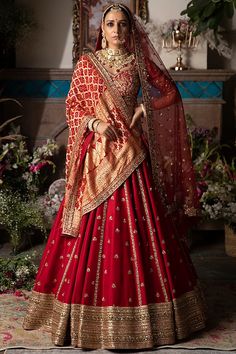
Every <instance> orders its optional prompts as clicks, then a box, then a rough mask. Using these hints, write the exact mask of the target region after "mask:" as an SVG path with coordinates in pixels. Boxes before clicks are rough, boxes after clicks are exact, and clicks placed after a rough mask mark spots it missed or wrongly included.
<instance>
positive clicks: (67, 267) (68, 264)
mask: <svg viewBox="0 0 236 354" xmlns="http://www.w3.org/2000/svg"><path fill="white" fill-rule="evenodd" d="M78 240H79V239H77V240H76V242H75V244H74V247H73V249H72V252H71V256H70V258H69V259H68V263H67V265H66V268H65V271H64V274H63V276H62V279H61V283H60V285H59V288H58V291H57V295H56V297H58V296H59V293H60V291H61V288H62V285H63V283H64V280H65V277H66V275H67V272H68V269H69V266H70V264H71V261H72V259H73V257H74V253H75V248H76V246H77V242H78Z"/></svg>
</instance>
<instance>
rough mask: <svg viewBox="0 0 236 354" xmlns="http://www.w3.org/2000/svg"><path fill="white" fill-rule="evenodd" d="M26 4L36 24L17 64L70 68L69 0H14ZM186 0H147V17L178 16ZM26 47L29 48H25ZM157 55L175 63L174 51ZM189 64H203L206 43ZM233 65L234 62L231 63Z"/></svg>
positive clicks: (19, 51)
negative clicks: (32, 12) (148, 13)
mask: <svg viewBox="0 0 236 354" xmlns="http://www.w3.org/2000/svg"><path fill="white" fill-rule="evenodd" d="M17 2H18V3H23V4H27V5H28V6H30V7H31V8H32V9H33V11H34V13H35V17H36V21H37V23H38V28H37V29H36V30H35V31H34V32H33V33H32V34H31V35H30V38H29V39H28V40H27V41H26V42H25V43H24V45H22V46H21V47H20V48H18V49H17V58H16V63H17V67H32V68H71V67H72V53H71V52H72V46H73V35H72V6H73V1H72V0H50V1H47V0H41V1H31V0H17ZM187 3H188V0H178V1H173V0H149V12H150V20H151V21H153V22H154V23H156V24H161V23H163V22H165V21H167V20H169V19H173V18H178V17H179V14H180V12H181V10H183V9H184V8H185V7H186V4H187ZM29 49H30V50H29ZM160 55H161V57H162V59H163V61H164V63H165V64H166V66H167V67H169V66H171V65H173V64H175V61H176V52H175V51H173V52H171V53H167V51H166V50H165V49H162V50H161V51H160ZM188 62H189V64H190V66H191V67H192V68H206V67H207V51H206V46H204V47H203V48H198V50H197V51H196V52H194V55H192V56H190V58H189V60H188ZM235 65H236V64H235Z"/></svg>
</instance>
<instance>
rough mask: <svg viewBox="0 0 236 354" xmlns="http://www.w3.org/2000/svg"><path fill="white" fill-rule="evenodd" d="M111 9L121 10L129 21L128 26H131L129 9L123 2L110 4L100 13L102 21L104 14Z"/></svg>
mask: <svg viewBox="0 0 236 354" xmlns="http://www.w3.org/2000/svg"><path fill="white" fill-rule="evenodd" d="M112 10H118V11H122V12H123V14H124V15H125V16H126V17H127V19H128V22H129V27H130V28H131V18H132V14H131V12H130V10H129V8H128V7H127V6H125V5H123V4H112V5H110V6H108V7H107V8H106V9H105V11H104V12H103V15H102V22H104V21H105V17H106V15H107V14H108V13H109V12H110V11H112Z"/></svg>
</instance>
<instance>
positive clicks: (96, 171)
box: [63, 53, 146, 236]
mask: <svg viewBox="0 0 236 354" xmlns="http://www.w3.org/2000/svg"><path fill="white" fill-rule="evenodd" d="M66 107H67V122H68V125H69V139H68V149H67V161H66V177H67V183H66V194H65V204H64V205H65V207H64V214H63V234H67V235H71V236H77V235H78V229H79V225H80V221H81V218H82V216H83V215H84V214H85V213H87V212H89V211H91V210H93V209H94V208H96V207H97V206H98V205H100V204H101V203H102V202H104V201H105V200H106V199H107V198H108V197H109V196H110V195H111V194H112V193H113V192H114V191H115V190H116V189H117V188H118V187H119V186H120V185H121V184H122V183H123V182H124V181H125V180H126V179H127V177H129V175H130V174H131V173H132V172H133V171H134V170H135V168H136V167H137V166H138V165H139V164H140V163H141V162H142V161H143V160H144V158H145V156H146V152H145V147H144V145H143V142H142V139H141V138H140V136H139V135H138V134H137V132H135V130H134V131H131V130H130V129H129V125H130V123H131V118H132V115H133V107H131V108H132V110H131V108H130V107H128V106H127V104H126V103H125V100H124V99H123V98H122V97H121V95H120V93H119V92H118V90H117V88H116V86H115V85H114V84H113V81H112V79H111V77H110V75H109V73H108V72H107V71H106V70H105V69H104V68H103V67H102V65H101V64H100V62H99V61H98V59H97V58H96V56H95V55H94V54H93V53H89V54H87V55H84V56H82V57H81V59H80V61H79V62H78V64H77V67H76V68H75V71H74V74H73V78H72V83H71V88H70V91H69V94H68V98H67V101H66ZM92 117H96V118H98V119H101V120H102V121H104V122H109V123H111V124H113V125H114V126H115V127H116V129H117V130H118V131H119V139H118V141H116V142H111V141H109V140H107V138H106V137H104V136H99V135H98V134H94V133H89V132H88V130H87V123H88V121H89V120H90V119H91V118H92ZM91 135H92V136H91ZM86 140H88V141H89V144H87V146H86ZM84 149H85V151H84Z"/></svg>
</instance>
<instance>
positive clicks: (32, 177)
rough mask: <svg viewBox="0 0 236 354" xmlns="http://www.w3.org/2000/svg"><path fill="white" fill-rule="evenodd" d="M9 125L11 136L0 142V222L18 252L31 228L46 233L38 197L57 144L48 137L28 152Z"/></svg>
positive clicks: (48, 172) (24, 144)
mask: <svg viewBox="0 0 236 354" xmlns="http://www.w3.org/2000/svg"><path fill="white" fill-rule="evenodd" d="M11 129H12V131H10V133H9V134H8V135H7V136H9V137H13V138H14V139H4V140H2V141H1V142H0V225H1V226H2V227H4V228H5V229H6V230H7V231H8V233H9V235H10V241H11V243H12V246H13V252H14V253H17V252H18V251H19V249H20V246H21V245H22V244H24V240H26V238H27V237H28V235H29V234H30V233H31V232H32V231H33V230H34V231H35V230H39V231H40V232H41V234H43V235H46V221H45V215H44V210H43V208H42V206H41V205H40V204H39V203H38V200H37V198H38V196H39V195H41V194H43V193H44V192H45V189H46V188H47V181H48V180H49V176H50V175H51V174H52V173H54V171H55V164H54V163H53V161H52V157H53V155H54V154H55V153H56V152H57V150H58V146H57V144H56V143H55V142H54V141H53V140H47V142H46V144H44V145H42V146H39V147H36V148H35V149H34V150H33V152H30V150H29V149H28V146H27V144H26V140H25V138H24V137H23V136H22V135H20V134H19V133H18V131H17V129H16V128H14V127H12V128H11ZM6 140H10V141H8V142H5V141H6Z"/></svg>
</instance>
